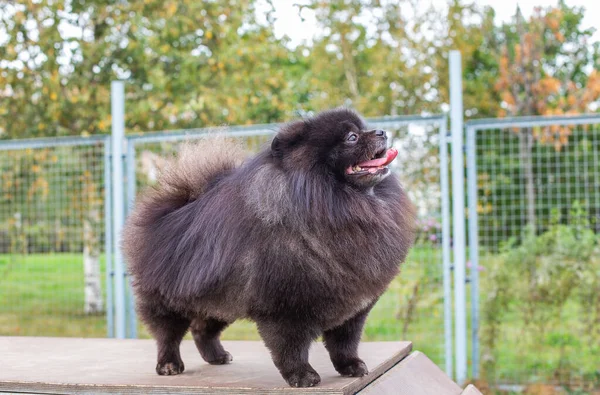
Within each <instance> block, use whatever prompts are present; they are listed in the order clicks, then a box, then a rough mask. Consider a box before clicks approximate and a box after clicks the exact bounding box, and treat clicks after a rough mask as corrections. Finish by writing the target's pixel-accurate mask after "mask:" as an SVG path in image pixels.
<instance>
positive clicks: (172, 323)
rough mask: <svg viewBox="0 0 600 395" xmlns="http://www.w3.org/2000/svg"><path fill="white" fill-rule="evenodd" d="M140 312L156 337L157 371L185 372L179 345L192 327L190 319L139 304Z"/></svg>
mask: <svg viewBox="0 0 600 395" xmlns="http://www.w3.org/2000/svg"><path fill="white" fill-rule="evenodd" d="M138 313H139V314H140V316H141V317H142V319H143V320H144V322H145V323H146V325H147V326H148V329H149V330H150V332H151V333H152V335H153V337H154V338H155V339H156V345H157V347H158V358H157V364H156V373H158V374H159V375H161V376H170V375H175V374H179V373H183V370H184V369H185V366H184V364H183V361H182V360H181V354H180V353H179V345H180V344H181V340H182V339H183V337H184V336H185V334H186V332H187V331H188V329H189V327H190V320H189V319H187V318H184V317H182V316H180V315H179V314H176V313H173V312H171V311H168V310H166V309H162V308H156V307H154V306H143V305H141V306H139V308H138Z"/></svg>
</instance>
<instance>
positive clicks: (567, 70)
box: [495, 1, 600, 231]
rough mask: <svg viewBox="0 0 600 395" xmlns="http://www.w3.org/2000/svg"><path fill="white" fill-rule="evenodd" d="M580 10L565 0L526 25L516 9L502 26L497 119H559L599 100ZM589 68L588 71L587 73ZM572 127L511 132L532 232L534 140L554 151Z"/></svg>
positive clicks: (594, 54) (593, 53) (595, 53)
mask: <svg viewBox="0 0 600 395" xmlns="http://www.w3.org/2000/svg"><path fill="white" fill-rule="evenodd" d="M582 19H583V10H582V9H580V8H575V7H573V8H570V7H568V6H567V5H566V4H565V3H564V1H560V2H559V4H558V6H557V7H551V8H547V9H542V8H541V7H537V8H536V9H535V11H534V13H533V15H532V16H531V18H530V20H529V21H525V19H524V18H523V15H522V14H521V11H520V9H519V8H517V13H516V15H515V20H514V24H505V25H504V26H503V28H502V32H503V36H504V42H503V50H502V56H501V58H500V62H499V64H500V67H499V72H500V78H499V79H498V81H497V82H496V84H495V89H496V91H497V92H498V93H499V94H500V95H501V97H502V106H503V108H502V109H501V110H500V111H499V115H501V116H505V115H511V116H515V115H559V114H574V113H579V112H587V111H589V109H590V107H589V106H590V104H592V103H593V102H595V101H596V100H598V99H599V98H600V74H599V73H598V65H599V63H598V59H599V55H600V52H599V48H600V47H599V46H598V43H595V44H594V45H593V46H591V45H590V40H591V36H592V34H593V31H592V30H591V29H587V30H583V29H581V27H580V24H581V21H582ZM590 69H591V71H590ZM571 130H572V128H570V127H558V126H552V127H547V128H543V129H541V128H537V129H535V130H532V129H529V128H523V129H518V130H515V131H516V132H517V133H518V135H519V156H520V160H521V162H522V164H523V167H524V177H525V183H526V199H527V222H528V225H529V228H530V229H531V230H532V231H535V227H536V215H535V200H536V197H535V195H536V192H535V185H534V179H535V171H534V165H533V158H532V149H533V145H534V143H535V141H537V142H539V143H541V144H553V145H554V147H555V149H556V150H557V151H559V150H560V149H561V147H562V146H564V145H566V144H567V143H568V137H569V135H570V134H571Z"/></svg>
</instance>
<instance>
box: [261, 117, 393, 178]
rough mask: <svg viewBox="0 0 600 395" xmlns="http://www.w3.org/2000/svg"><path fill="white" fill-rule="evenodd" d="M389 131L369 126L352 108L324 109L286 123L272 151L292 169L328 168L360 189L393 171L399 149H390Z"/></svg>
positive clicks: (327, 169) (326, 169)
mask: <svg viewBox="0 0 600 395" xmlns="http://www.w3.org/2000/svg"><path fill="white" fill-rule="evenodd" d="M387 145H388V140H387V133H386V132H385V131H383V130H376V129H368V128H367V126H366V125H365V123H364V122H363V120H362V119H361V118H360V117H359V116H358V115H357V114H356V113H355V112H353V111H351V110H348V109H335V110H330V111H326V112H322V113H320V114H318V115H317V116H315V117H313V118H308V119H305V120H302V121H297V122H293V123H290V124H287V125H286V126H284V127H283V128H282V129H281V130H280V131H279V133H278V134H277V135H276V136H275V138H274V139H273V142H272V143H271V153H272V155H273V157H275V158H277V159H278V160H279V162H280V163H281V165H282V167H283V168H284V169H286V170H289V171H295V170H297V171H310V170H315V169H320V170H325V171H327V172H329V173H331V174H333V175H335V176H336V177H337V178H338V179H340V180H344V181H346V182H348V183H350V184H352V185H353V186H355V187H357V188H370V187H373V186H375V185H376V184H378V183H379V182H381V181H382V180H383V179H385V178H386V177H387V176H388V175H389V174H390V170H389V168H388V167H387V165H388V164H389V163H390V162H392V161H393V160H394V159H395V158H396V155H397V154H398V151H396V150H395V149H394V148H388V147H387Z"/></svg>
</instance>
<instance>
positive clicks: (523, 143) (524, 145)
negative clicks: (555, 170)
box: [519, 128, 536, 234]
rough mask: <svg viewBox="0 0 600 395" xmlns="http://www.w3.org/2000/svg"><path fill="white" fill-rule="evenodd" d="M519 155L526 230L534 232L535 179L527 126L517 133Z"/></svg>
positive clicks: (531, 137)
mask: <svg viewBox="0 0 600 395" xmlns="http://www.w3.org/2000/svg"><path fill="white" fill-rule="evenodd" d="M519 156H520V158H521V166H523V173H524V177H525V196H526V204H527V226H528V230H529V231H530V232H532V233H534V234H535V231H536V223H535V180H534V173H533V158H532V156H533V134H532V130H531V129H529V128H525V129H522V130H521V132H520V133H519Z"/></svg>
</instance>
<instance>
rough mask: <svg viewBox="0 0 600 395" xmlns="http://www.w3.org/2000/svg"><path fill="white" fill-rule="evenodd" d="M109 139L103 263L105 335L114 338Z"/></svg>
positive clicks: (106, 159) (105, 171)
mask: <svg viewBox="0 0 600 395" xmlns="http://www.w3.org/2000/svg"><path fill="white" fill-rule="evenodd" d="M110 152H111V144H110V138H108V137H107V139H106V140H105V141H104V261H105V262H106V269H105V270H106V329H107V333H106V335H107V336H108V337H115V322H114V318H115V306H114V304H113V279H114V271H113V261H112V248H113V242H112V241H113V240H112V204H111V202H112V183H111V171H110V169H111V163H110Z"/></svg>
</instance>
